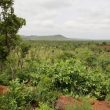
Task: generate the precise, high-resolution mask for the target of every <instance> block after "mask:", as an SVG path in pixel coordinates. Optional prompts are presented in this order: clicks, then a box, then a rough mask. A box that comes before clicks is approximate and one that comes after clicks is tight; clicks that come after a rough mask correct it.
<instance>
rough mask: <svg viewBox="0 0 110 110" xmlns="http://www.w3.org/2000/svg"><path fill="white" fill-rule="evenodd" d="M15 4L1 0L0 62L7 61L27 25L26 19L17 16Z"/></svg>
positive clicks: (11, 1) (9, 0) (12, 1)
mask: <svg viewBox="0 0 110 110" xmlns="http://www.w3.org/2000/svg"><path fill="white" fill-rule="evenodd" d="M13 4H14V0H0V61H3V60H6V57H7V56H8V55H9V53H10V50H11V49H13V48H15V46H16V45H17V42H18V38H19V37H18V36H17V33H18V31H19V29H20V28H21V27H22V26H23V25H25V24H26V22H25V19H23V18H20V17H17V16H16V15H15V13H14V8H13Z"/></svg>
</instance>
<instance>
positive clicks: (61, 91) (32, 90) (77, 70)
mask: <svg viewBox="0 0 110 110" xmlns="http://www.w3.org/2000/svg"><path fill="white" fill-rule="evenodd" d="M21 44H22V45H20V46H17V47H16V48H15V49H13V50H11V52H10V54H9V56H8V57H7V60H6V61H5V65H4V68H3V69H2V71H1V73H0V84H3V85H8V86H9V87H10V92H9V93H8V94H7V95H5V96H1V100H2V101H0V103H1V105H2V106H0V107H2V110H5V109H6V110H8V109H10V110H24V108H25V109H26V107H28V108H30V110H31V107H32V102H33V101H35V102H36V103H37V102H39V103H41V105H40V107H41V108H39V109H41V110H42V109H44V108H45V107H46V108H45V109H51V108H53V102H54V101H55V100H56V98H58V97H59V96H61V95H71V96H73V97H75V98H78V97H82V96H88V97H95V98H96V99H98V100H105V99H106V98H107V99H109V94H110V75H109V72H110V54H109V53H110V51H109V50H108V49H106V48H103V42H87V41H75V42H74V41H22V43H21ZM106 45H109V42H107V44H106ZM4 101H5V103H4ZM5 105H8V106H5ZM10 107H11V108H10ZM75 109H76V108H75Z"/></svg>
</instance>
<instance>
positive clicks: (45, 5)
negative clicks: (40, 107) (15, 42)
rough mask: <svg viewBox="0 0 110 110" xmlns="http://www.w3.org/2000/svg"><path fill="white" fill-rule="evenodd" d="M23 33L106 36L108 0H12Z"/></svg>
mask: <svg viewBox="0 0 110 110" xmlns="http://www.w3.org/2000/svg"><path fill="white" fill-rule="evenodd" d="M14 7H15V12H16V14H17V15H18V16H20V17H23V18H25V19H26V21H27V25H26V26H25V27H23V28H22V29H21V30H20V32H19V33H20V34H23V35H53V34H62V35H64V36H66V37H72V38H87V39H110V0H15V6H14Z"/></svg>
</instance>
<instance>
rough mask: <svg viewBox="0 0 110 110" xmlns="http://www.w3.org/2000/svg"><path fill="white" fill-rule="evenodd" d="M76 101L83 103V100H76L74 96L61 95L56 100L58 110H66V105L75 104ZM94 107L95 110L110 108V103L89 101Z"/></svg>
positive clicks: (109, 109)
mask: <svg viewBox="0 0 110 110" xmlns="http://www.w3.org/2000/svg"><path fill="white" fill-rule="evenodd" d="M75 102H77V103H78V104H79V105H80V104H81V103H82V102H81V100H79V101H78V100H75V99H74V98H73V97H68V96H60V97H59V98H58V100H57V101H56V102H55V108H56V109H57V110H65V108H66V106H67V105H69V106H74V104H75ZM89 102H90V104H91V105H92V107H93V110H110V103H109V102H106V101H98V100H96V101H89Z"/></svg>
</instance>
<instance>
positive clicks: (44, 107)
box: [36, 103, 54, 110]
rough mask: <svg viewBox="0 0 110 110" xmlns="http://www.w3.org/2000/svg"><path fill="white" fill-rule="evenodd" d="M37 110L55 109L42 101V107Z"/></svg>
mask: <svg viewBox="0 0 110 110" xmlns="http://www.w3.org/2000/svg"><path fill="white" fill-rule="evenodd" d="M36 110H54V109H52V108H50V107H49V106H48V105H47V104H44V103H43V104H42V103H41V104H40V107H39V108H37V109H36Z"/></svg>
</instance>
